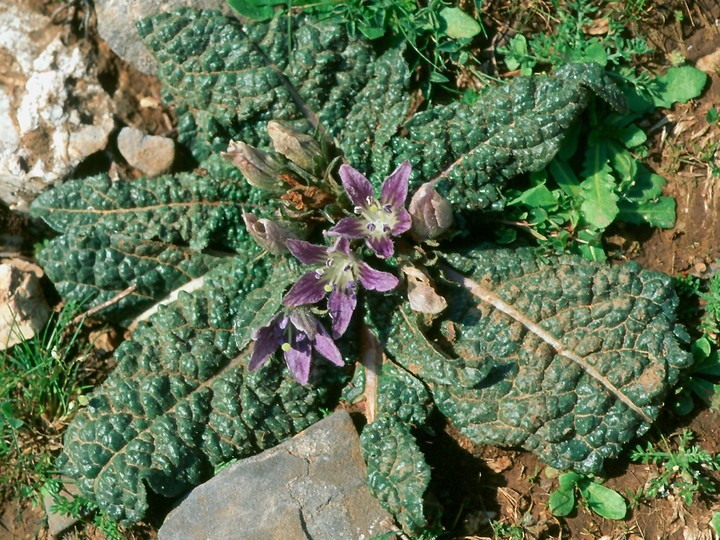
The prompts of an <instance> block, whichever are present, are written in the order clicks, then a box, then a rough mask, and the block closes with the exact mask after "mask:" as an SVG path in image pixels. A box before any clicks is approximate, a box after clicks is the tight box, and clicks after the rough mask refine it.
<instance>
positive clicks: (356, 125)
mask: <svg viewBox="0 0 720 540" xmlns="http://www.w3.org/2000/svg"><path fill="white" fill-rule="evenodd" d="M288 28H290V31H289V32H290V33H289V34H288ZM139 31H140V34H141V35H142V36H143V37H144V39H145V42H146V43H147V45H148V46H149V47H150V49H151V50H152V51H153V52H154V54H155V55H156V57H157V59H158V63H159V65H160V76H161V79H162V80H163V82H164V83H165V86H166V89H167V91H168V92H169V94H170V95H171V97H172V100H173V102H174V103H175V104H176V105H178V107H179V108H180V111H181V112H182V111H187V112H189V113H190V114H191V115H192V116H193V118H192V119H190V118H187V120H186V122H187V125H185V124H183V125H181V126H180V131H181V133H187V137H191V136H192V133H193V130H194V129H197V128H200V132H201V133H204V135H203V136H204V137H205V138H207V139H208V140H209V141H210V142H211V145H212V146H213V147H214V148H215V149H216V150H221V149H224V147H225V146H226V145H227V142H228V140H229V139H230V138H234V139H241V140H243V141H244V142H246V143H249V144H254V145H261V146H265V147H267V146H268V145H269V141H268V138H267V135H266V133H265V128H266V124H267V122H268V121H269V120H280V121H283V122H285V123H288V124H291V125H294V127H295V128H296V129H299V130H301V131H310V130H312V129H314V128H316V127H317V126H318V125H321V126H324V128H325V132H326V133H328V134H330V135H331V136H333V137H334V138H335V140H336V141H337V143H338V146H339V147H340V149H341V150H342V151H343V152H345V154H346V157H347V159H348V161H349V162H350V163H351V164H352V165H353V166H354V167H355V168H357V169H358V170H361V171H363V172H364V173H365V174H366V175H367V176H368V177H369V178H370V179H371V180H372V181H374V182H376V183H377V182H380V181H381V180H382V178H384V177H385V176H386V175H387V174H388V173H390V172H391V171H392V170H393V169H394V168H395V167H396V166H397V164H399V163H400V162H402V161H403V160H405V159H409V160H410V162H411V163H412V165H413V177H412V179H411V190H412V189H414V188H417V187H418V186H419V185H420V183H422V182H425V181H427V180H430V179H433V178H438V177H440V178H446V179H447V180H448V181H447V182H444V183H443V184H441V185H440V186H439V189H440V190H441V191H442V192H443V194H444V195H445V196H447V197H448V198H449V200H450V201H451V202H452V203H453V206H454V207H455V208H457V209H458V210H460V209H486V208H489V207H494V208H500V207H501V206H502V202H501V200H500V196H499V194H498V191H497V186H499V185H501V184H503V183H504V182H505V181H506V180H507V179H508V178H511V177H513V176H516V175H517V174H520V173H523V172H527V171H533V170H539V169H541V168H543V167H544V166H545V165H546V164H547V163H548V162H549V161H550V160H551V159H552V157H553V156H554V155H555V153H556V152H557V151H558V148H559V145H560V143H561V141H562V139H563V136H564V132H565V130H566V129H567V127H568V126H569V125H570V124H571V123H572V122H573V121H574V120H575V119H576V118H577V117H578V115H579V114H580V113H581V112H582V110H583V109H584V108H585V107H586V105H587V101H588V97H589V95H590V94H591V93H596V94H599V95H600V96H601V97H603V98H604V99H606V100H608V101H610V102H611V104H612V105H613V106H615V107H617V108H622V107H623V105H624V102H623V98H622V95H621V94H620V92H619V91H618V90H617V88H615V86H614V84H613V83H612V82H611V81H609V80H608V79H607V77H605V75H604V71H603V70H602V68H601V67H600V66H599V65H598V64H594V63H590V64H573V65H570V66H566V67H564V68H562V69H560V70H558V72H557V76H555V77H546V76H535V77H518V78H516V79H514V80H513V81H512V82H510V83H509V84H506V85H502V86H500V87H497V88H491V89H489V90H488V91H487V92H486V93H485V94H484V95H483V96H482V97H481V99H480V100H478V101H477V102H476V103H475V104H474V105H472V106H468V105H466V104H464V103H453V104H452V105H449V106H437V105H435V106H431V107H430V108H429V109H428V110H426V111H424V112H421V113H418V114H415V115H414V116H412V117H411V118H409V119H408V118H407V117H408V116H409V115H410V98H409V91H408V79H409V73H408V68H407V65H406V63H405V62H404V60H403V58H402V52H401V50H399V49H391V50H388V51H386V52H385V53H384V54H382V55H380V56H376V55H375V53H374V52H373V51H372V49H371V48H370V47H369V46H368V45H367V44H366V43H364V42H363V41H361V40H353V39H350V38H348V37H347V35H346V31H345V29H344V27H343V26H342V25H337V24H332V23H329V22H328V21H321V22H318V21H313V20H311V19H310V18H308V17H307V16H305V15H293V16H292V17H290V25H288V16H287V14H278V15H277V16H276V17H275V19H273V20H272V21H270V22H269V23H252V24H247V25H245V26H243V27H242V28H241V26H240V24H239V23H238V22H237V21H234V20H232V19H228V18H226V17H223V16H222V15H220V14H218V13H215V12H195V11H191V10H180V11H175V12H172V13H170V14H161V15H157V16H155V17H153V18H150V19H147V20H145V21H143V22H142V23H141V24H140V26H139Z"/></svg>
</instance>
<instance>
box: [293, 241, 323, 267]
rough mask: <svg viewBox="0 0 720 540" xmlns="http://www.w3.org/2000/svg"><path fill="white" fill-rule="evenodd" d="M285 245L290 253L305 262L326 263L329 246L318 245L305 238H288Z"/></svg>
mask: <svg viewBox="0 0 720 540" xmlns="http://www.w3.org/2000/svg"><path fill="white" fill-rule="evenodd" d="M285 245H286V246H287V248H288V249H289V250H290V253H292V254H293V256H294V257H295V258H296V259H297V260H299V261H300V262H301V263H303V264H325V261H326V260H327V248H326V247H325V246H316V245H315V244H311V243H310V242H306V241H305V240H288V241H287V242H285Z"/></svg>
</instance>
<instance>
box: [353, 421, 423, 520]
mask: <svg viewBox="0 0 720 540" xmlns="http://www.w3.org/2000/svg"><path fill="white" fill-rule="evenodd" d="M360 442H361V444H362V449H363V455H364V457H365V461H366V462H367V465H368V468H367V475H368V485H369V486H370V489H371V491H372V492H373V493H374V495H375V496H376V497H377V498H378V500H379V501H380V503H381V504H382V505H383V506H384V507H385V508H387V509H388V510H389V511H390V512H392V513H393V514H394V515H395V516H396V518H397V520H398V521H399V522H400V525H401V526H402V528H403V530H405V531H406V532H407V533H408V534H413V533H417V532H418V531H419V530H420V529H422V528H423V527H424V526H425V525H426V523H427V521H426V519H425V513H424V509H423V500H424V494H425V490H426V489H427V487H428V484H429V483H430V467H428V465H427V464H426V463H425V457H424V456H423V453H422V452H421V451H420V449H419V448H418V446H417V443H416V441H415V438H414V437H413V436H412V434H411V433H410V431H409V429H408V427H407V426H406V424H404V423H401V422H400V421H398V420H397V419H396V418H393V417H392V416H390V415H388V414H383V415H381V416H379V417H378V418H377V419H376V420H375V421H374V422H373V423H372V424H368V425H367V426H365V429H363V432H362V435H361V436H360Z"/></svg>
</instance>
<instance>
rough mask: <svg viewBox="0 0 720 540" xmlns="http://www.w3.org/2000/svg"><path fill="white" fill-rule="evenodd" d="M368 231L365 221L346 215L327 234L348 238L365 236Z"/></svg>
mask: <svg viewBox="0 0 720 540" xmlns="http://www.w3.org/2000/svg"><path fill="white" fill-rule="evenodd" d="M367 233H368V230H367V228H366V227H365V226H364V225H363V221H362V220H361V219H358V218H354V217H345V218H342V219H341V220H340V221H338V222H337V225H335V226H334V227H333V228H332V229H330V230H329V231H328V232H327V234H328V236H345V237H347V238H363V237H364V236H365V235H366V234H367Z"/></svg>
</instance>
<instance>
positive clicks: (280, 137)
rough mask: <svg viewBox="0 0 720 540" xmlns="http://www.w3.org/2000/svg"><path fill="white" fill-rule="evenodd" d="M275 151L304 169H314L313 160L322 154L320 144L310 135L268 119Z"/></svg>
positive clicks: (269, 131) (269, 133) (268, 127)
mask: <svg viewBox="0 0 720 540" xmlns="http://www.w3.org/2000/svg"><path fill="white" fill-rule="evenodd" d="M267 130H268V135H270V138H271V139H272V142H273V146H274V147H275V151H276V152H277V153H278V154H282V155H283V156H285V157H286V158H288V159H289V160H290V161H292V162H293V163H294V164H295V165H297V166H298V167H300V168H301V169H304V170H306V171H309V172H312V171H313V170H314V169H315V160H316V159H317V158H318V157H319V156H321V155H322V149H321V148H320V144H319V143H318V142H317V141H316V140H315V139H314V138H313V137H311V136H310V135H306V134H304V133H299V132H297V131H294V130H292V129H290V128H286V127H285V126H283V125H282V124H279V123H277V122H275V121H274V120H273V121H270V122H268V126H267Z"/></svg>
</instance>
